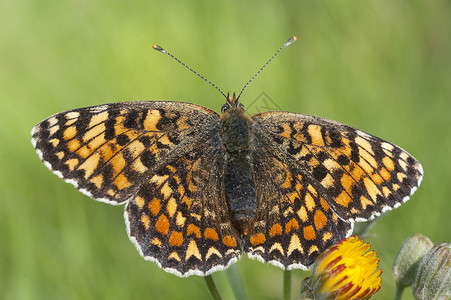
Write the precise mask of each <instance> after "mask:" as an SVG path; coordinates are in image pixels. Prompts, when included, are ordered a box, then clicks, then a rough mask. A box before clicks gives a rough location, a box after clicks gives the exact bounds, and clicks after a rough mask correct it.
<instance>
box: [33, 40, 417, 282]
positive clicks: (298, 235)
mask: <svg viewBox="0 0 451 300" xmlns="http://www.w3.org/2000/svg"><path fill="white" fill-rule="evenodd" d="M294 40H295V38H292V39H290V40H289V41H287V43H285V44H284V46H283V47H285V46H287V45H288V44H291V43H292V42H293V41H294ZM283 47H282V48H283ZM155 48H156V49H157V50H159V51H161V52H164V53H167V52H166V51H164V50H163V49H162V48H161V47H159V46H155ZM282 48H280V49H279V51H280V50H281V49H282ZM279 51H278V52H279ZM278 52H277V53H278ZM277 53H276V54H277ZM167 54H169V53H167ZM169 55H170V54H169ZM171 56H172V55H171ZM274 56H275V55H274ZM274 56H273V57H274ZM273 57H272V58H273ZM272 58H271V59H272ZM254 77H255V76H254ZM246 86H247V84H246ZM215 87H216V86H215ZM243 89H244V88H243ZM240 95H241V93H240ZM224 96H225V95H224ZM226 99H227V100H226V103H225V104H224V105H223V106H222V114H221V115H219V114H218V113H216V112H214V111H213V110H210V109H208V108H205V107H202V106H199V105H196V104H190V103H183V102H169V101H140V102H123V103H113V104H106V105H100V106H93V107H87V108H81V109H75V110H69V111H66V112H61V113H58V114H56V115H53V116H51V117H49V118H47V119H45V120H43V121H42V122H40V123H39V124H37V125H36V126H35V127H34V128H33V130H32V136H33V137H32V143H33V146H34V147H35V148H36V151H37V153H38V155H39V157H40V158H41V160H42V161H43V162H44V164H45V165H46V166H47V167H48V168H49V169H50V170H51V171H52V172H54V173H55V174H57V175H58V176H59V177H61V178H62V179H64V180H65V181H67V182H69V183H71V184H73V185H74V186H75V187H76V188H77V189H79V190H80V191H81V192H83V193H85V194H87V195H88V196H90V197H92V198H94V199H95V200H98V201H102V202H107V203H109V204H113V205H119V204H125V222H126V224H127V232H128V234H129V237H130V239H131V240H132V242H133V243H134V244H135V245H136V247H137V249H138V251H139V252H140V254H141V255H142V256H143V257H144V258H145V259H146V260H151V261H154V262H156V263H157V264H158V265H159V266H160V267H161V268H163V269H164V270H165V271H168V272H171V273H173V274H176V275H178V276H182V277H184V276H189V275H193V274H195V275H207V274H210V273H212V272H215V271H218V270H223V269H225V268H227V267H228V266H229V265H231V264H232V263H234V262H236V261H237V259H238V258H239V257H240V256H241V255H242V254H243V253H246V254H247V255H248V256H249V257H251V258H255V259H258V260H260V261H264V262H269V263H271V264H274V265H276V266H279V267H281V268H283V269H294V268H302V269H306V268H307V267H308V266H310V265H311V264H312V263H313V261H314V260H315V258H316V257H317V256H318V255H319V254H320V253H321V252H322V251H323V250H325V249H326V248H327V247H328V246H330V245H332V244H334V243H336V242H338V241H339V240H341V239H343V238H344V237H347V236H350V235H351V232H352V229H353V224H354V222H356V221H357V222H359V221H367V220H372V219H374V218H375V217H377V216H379V215H380V214H382V213H384V212H386V211H388V210H391V209H393V208H396V207H398V206H399V205H400V204H402V203H403V202H405V201H407V200H408V199H409V197H410V196H411V195H412V194H413V192H414V191H415V190H416V189H417V187H418V186H419V185H420V182H421V179H422V175H423V170H422V167H421V165H420V164H419V163H418V161H417V160H416V159H415V158H414V157H412V156H411V155H410V154H409V153H407V152H406V151H404V150H403V149H401V148H400V147H398V146H396V145H394V144H391V143H389V142H386V141H384V140H382V139H380V138H377V137H375V136H372V135H370V134H367V133H364V132H362V131H360V130H358V129H356V128H353V127H350V126H347V125H344V124H341V123H338V122H335V121H331V120H327V119H323V118H319V117H314V116H308V115H303V114H298V113H289V112H281V111H270V112H264V113H258V114H255V115H253V116H251V117H249V116H248V115H247V114H246V112H245V109H244V106H243V105H242V104H241V103H240V102H239V101H238V99H239V97H235V95H233V96H229V95H227V96H226Z"/></svg>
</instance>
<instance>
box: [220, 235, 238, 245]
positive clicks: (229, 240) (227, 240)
mask: <svg viewBox="0 0 451 300" xmlns="http://www.w3.org/2000/svg"><path fill="white" fill-rule="evenodd" d="M222 242H223V243H224V245H226V246H227V247H236V239H235V238H234V237H233V236H230V235H226V236H225V237H223V238H222Z"/></svg>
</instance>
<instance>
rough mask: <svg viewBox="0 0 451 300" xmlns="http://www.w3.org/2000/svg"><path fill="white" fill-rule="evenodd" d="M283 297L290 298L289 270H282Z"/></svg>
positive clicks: (286, 299) (285, 299) (288, 299)
mask: <svg viewBox="0 0 451 300" xmlns="http://www.w3.org/2000/svg"><path fill="white" fill-rule="evenodd" d="M283 299H284V300H290V299H291V271H288V270H284V271H283Z"/></svg>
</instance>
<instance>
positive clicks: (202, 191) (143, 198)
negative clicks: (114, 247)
mask: <svg viewBox="0 0 451 300" xmlns="http://www.w3.org/2000/svg"><path fill="white" fill-rule="evenodd" d="M224 153H225V149H224V146H223V145H222V142H221V140H220V139H219V137H218V136H216V137H214V138H213V139H211V140H210V141H207V142H206V143H205V144H204V145H203V146H202V148H197V149H194V150H192V151H190V152H188V153H186V154H185V155H184V156H182V157H180V158H178V159H176V160H173V161H171V163H169V164H168V165H166V166H165V167H164V168H162V169H160V170H159V171H158V172H156V174H154V175H153V176H152V177H151V178H150V179H149V180H148V181H147V182H146V183H145V184H144V185H143V186H142V187H141V188H140V190H139V191H138V193H137V195H136V196H135V198H134V199H133V200H132V201H130V202H129V203H128V205H127V209H126V213H127V217H126V218H127V219H128V224H129V225H128V228H129V229H128V231H129V236H130V238H131V240H132V241H134V243H135V245H136V246H137V248H138V249H139V252H140V253H141V255H143V256H144V257H145V258H146V259H148V260H152V261H156V262H157V263H158V264H159V265H160V266H161V267H162V268H164V269H165V270H166V271H168V272H171V273H174V274H176V275H178V276H183V277H184V276H189V275H191V274H197V275H207V274H210V273H211V272H214V271H217V270H222V269H224V268H226V267H227V266H228V265H229V264H231V263H233V262H235V261H236V260H237V259H238V258H239V257H240V255H241V252H242V245H241V240H240V238H239V235H238V233H237V232H236V230H235V229H234V228H233V227H232V224H231V223H230V217H229V213H228V210H227V203H226V202H225V195H224V181H223V180H222V176H221V175H222V173H223V167H224V166H223V159H222V158H223V157H224Z"/></svg>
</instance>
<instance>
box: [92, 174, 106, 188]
mask: <svg viewBox="0 0 451 300" xmlns="http://www.w3.org/2000/svg"><path fill="white" fill-rule="evenodd" d="M90 181H91V182H92V183H94V184H95V186H96V187H97V189H99V190H100V188H101V187H102V184H103V175H102V174H99V175H97V176H94V177H92V178H91V180H90Z"/></svg>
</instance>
